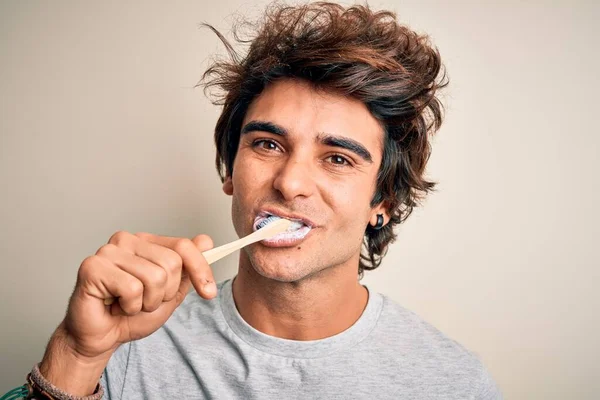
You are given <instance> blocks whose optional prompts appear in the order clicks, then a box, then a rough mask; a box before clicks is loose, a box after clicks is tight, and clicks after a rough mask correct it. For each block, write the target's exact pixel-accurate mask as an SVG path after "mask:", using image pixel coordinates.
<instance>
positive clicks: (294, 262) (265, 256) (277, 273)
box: [248, 247, 313, 282]
mask: <svg viewBox="0 0 600 400" xmlns="http://www.w3.org/2000/svg"><path fill="white" fill-rule="evenodd" d="M261 250H262V251H261ZM265 250H266V251H265ZM293 253H296V254H293ZM298 258H299V257H298V250H296V249H293V250H290V249H285V250H284V249H266V248H264V247H263V248H262V249H255V250H254V251H249V252H248V259H249V261H250V265H251V266H252V269H253V270H254V271H256V273H258V274H259V275H261V276H263V277H265V278H267V279H272V280H274V281H278V282H296V281H299V280H302V279H303V278H305V277H306V276H308V275H310V274H311V273H312V272H313V271H310V269H309V268H307V267H306V261H305V260H299V259H298Z"/></svg>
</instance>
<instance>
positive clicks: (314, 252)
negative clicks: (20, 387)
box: [29, 3, 501, 399]
mask: <svg viewBox="0 0 600 400" xmlns="http://www.w3.org/2000/svg"><path fill="white" fill-rule="evenodd" d="M215 32H216V31H215ZM216 33H217V34H218V35H219V37H221V39H222V40H223V41H224V42H225V39H224V38H223V37H222V36H221V35H220V34H219V33H218V32H216ZM225 43H226V42H225ZM226 45H227V48H228V49H229V50H230V54H231V61H220V62H217V63H215V64H214V65H213V66H212V67H211V68H209V70H208V71H207V72H206V74H205V78H206V84H207V87H215V86H216V87H218V88H220V89H222V91H223V93H224V95H223V97H222V98H220V99H217V100H216V103H218V104H222V105H223V112H222V114H221V117H220V118H219V120H218V122H217V126H216V131H215V142H216V145H217V168H218V170H219V173H220V175H221V178H222V180H223V191H224V192H225V193H226V194H227V195H229V196H232V220H233V224H234V226H235V229H236V232H237V234H238V235H239V236H240V237H243V236H246V235H248V234H250V233H252V232H253V231H254V230H256V229H258V228H259V226H261V225H262V224H263V223H264V222H265V220H267V219H278V218H287V219H292V220H295V221H297V222H299V223H300V224H298V226H299V229H297V230H295V231H294V232H291V233H284V234H281V235H279V236H276V237H274V238H272V239H268V240H264V241H262V242H260V243H256V244H253V245H250V246H248V247H246V248H244V249H243V250H242V251H241V252H240V256H239V270H238V274H237V275H236V277H235V278H234V279H232V280H228V281H225V282H222V283H220V284H219V285H216V284H215V282H214V279H213V276H212V272H211V270H210V267H209V265H208V264H207V263H206V260H205V259H204V257H203V256H202V252H203V251H205V250H208V249H210V248H212V246H213V244H212V241H211V239H210V238H209V237H208V236H205V235H199V236H196V237H195V238H193V239H192V240H190V239H185V238H173V237H164V236H158V235H153V234H149V233H138V234H131V233H127V232H117V233H116V234H115V235H113V236H112V237H111V238H110V240H109V242H108V244H106V245H104V246H102V247H101V248H100V249H99V250H98V252H97V253H96V254H95V255H93V256H90V257H88V258H86V259H85V260H84V261H83V262H82V264H81V267H80V269H79V274H78V279H77V284H76V287H75V289H74V292H73V295H72V297H71V299H70V302H69V308H68V310H67V314H66V317H65V319H64V320H63V321H62V323H61V324H60V325H59V327H58V328H57V330H56V332H55V333H54V335H53V336H52V338H51V340H50V342H49V344H48V347H47V349H46V353H45V355H44V358H43V359H42V362H41V363H40V364H39V365H36V366H35V367H34V369H33V371H32V373H31V374H30V376H29V381H30V384H31V385H32V387H34V388H35V390H36V391H37V392H39V393H42V392H44V393H45V394H39V395H37V396H38V397H39V398H42V397H43V396H47V397H50V396H53V397H55V398H65V399H66V398H77V397H76V396H88V397H85V398H86V399H94V398H101V397H103V398H109V399H137V398H144V399H173V398H193V399H205V398H216V399H237V398H239V399H273V398H278V399H279V398H281V399H287V398H310V399H312V398H316V399H348V398H369V399H370V398H373V399H382V398H406V399H467V398H469V399H497V398H501V394H500V392H499V390H498V389H497V387H496V386H495V384H494V382H493V380H492V378H491V377H490V375H489V374H488V373H487V372H486V370H485V368H484V366H483V365H482V363H481V362H480V361H479V360H478V359H477V357H475V356H474V355H473V354H471V353H470V352H469V351H467V350H466V349H464V348H463V347H462V346H460V345H459V344H458V343H456V342H454V341H452V340H451V339H449V338H447V337H446V336H444V335H443V334H442V333H441V332H439V331H438V330H436V329H435V328H434V327H432V326H430V325H429V324H427V323H426V322H424V321H423V320H421V319H420V318H419V317H417V316H416V315H415V314H413V313H411V312H410V311H408V310H406V309H404V308H402V307H401V306H400V305H398V304H395V303H393V302H392V301H391V300H389V299H388V298H387V297H385V296H383V295H381V294H378V293H375V292H373V291H370V290H368V289H367V288H366V287H364V286H362V285H361V284H360V282H359V279H358V278H360V277H361V276H362V275H363V273H364V271H365V270H370V269H374V268H376V267H378V266H379V263H380V261H381V257H382V256H383V255H384V253H385V250H386V248H387V246H388V244H389V243H391V242H392V241H393V240H394V239H395V234H394V232H393V227H394V226H395V225H397V224H399V223H401V222H402V221H404V220H405V219H406V217H408V215H409V214H410V212H411V211H412V209H413V207H414V206H416V205H417V204H418V201H419V199H420V198H421V197H422V196H424V195H425V194H426V193H427V192H428V191H430V190H431V189H433V187H434V184H433V183H432V182H428V181H427V180H425V179H424V176H423V175H424V170H425V166H426V163H427V160H428V157H429V154H430V147H429V141H428V139H429V136H430V135H431V134H433V133H434V132H435V131H436V130H437V129H438V128H439V126H440V124H441V121H442V113H441V105H440V103H439V101H438V99H437V97H436V93H437V90H438V89H439V88H441V87H443V86H445V85H446V80H445V77H444V76H443V74H441V70H442V64H441V60H440V56H439V54H438V52H437V50H435V49H434V48H432V47H431V45H430V44H429V42H428V40H427V38H426V37H424V36H419V35H417V34H416V33H414V32H413V31H411V30H410V29H408V28H407V27H404V26H401V25H399V24H398V23H397V22H396V19H395V16H394V14H392V13H389V12H378V13H376V12H373V11H371V10H370V9H369V8H368V7H361V6H356V7H351V8H348V9H345V8H343V7H342V6H339V5H334V4H330V3H314V4H309V5H302V6H297V7H284V6H279V5H276V6H273V7H271V8H269V9H268V11H267V13H266V18H265V19H264V22H263V24H262V25H261V26H260V27H259V28H258V29H257V35H256V37H254V38H253V40H252V42H251V45H250V48H249V51H248V54H247V55H246V56H244V57H240V56H239V55H238V54H236V53H235V52H234V51H233V49H232V48H231V47H230V46H229V45H228V44H227V43H226ZM363 246H364V251H363V252H362V253H361V249H362V248H363ZM192 286H193V287H194V289H195V291H196V292H197V294H196V293H193V294H190V295H189V296H187V297H186V295H187V293H188V291H189V289H190V288H191V287H192ZM109 298H117V301H115V302H114V303H113V304H112V305H109V306H107V305H105V300H106V299H109Z"/></svg>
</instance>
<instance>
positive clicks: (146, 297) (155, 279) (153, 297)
mask: <svg viewBox="0 0 600 400" xmlns="http://www.w3.org/2000/svg"><path fill="white" fill-rule="evenodd" d="M96 255H98V256H101V257H103V258H106V259H107V260H109V261H111V262H112V263H113V264H115V265H116V266H118V267H119V268H121V269H122V270H123V271H125V272H127V273H129V274H131V275H133V276H135V277H136V278H137V279H139V280H140V281H141V282H142V283H143V284H144V293H143V305H142V311H147V312H152V311H154V310H156V309H157V308H158V307H159V306H160V304H161V303H162V302H163V301H165V289H166V286H167V281H168V273H167V271H166V270H165V269H164V268H162V267H161V266H159V265H156V264H154V263H153V262H151V261H149V260H147V259H145V258H142V257H138V256H136V255H135V254H131V253H128V252H127V251H125V250H123V249H121V248H119V247H117V246H115V245H113V244H107V245H105V246H102V247H101V248H100V250H98V252H97V253H96Z"/></svg>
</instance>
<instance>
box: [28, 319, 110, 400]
mask: <svg viewBox="0 0 600 400" xmlns="http://www.w3.org/2000/svg"><path fill="white" fill-rule="evenodd" d="M71 342H72V341H71V340H70V338H69V336H68V335H67V334H66V331H65V330H64V328H63V324H61V325H60V326H59V327H58V328H57V330H56V331H55V332H54V334H53V335H52V338H51V339H50V342H49V343H48V347H47V349H46V353H45V354H44V358H43V359H42V362H41V363H40V365H39V372H40V374H41V376H42V377H43V378H45V379H46V380H47V381H48V382H49V383H51V384H52V385H53V386H55V387H56V388H58V389H60V390H62V391H64V392H67V393H69V394H70V395H73V396H88V395H90V394H92V393H93V392H94V390H96V388H97V385H98V382H99V381H100V377H101V376H102V373H103V371H104V368H106V365H107V364H108V361H109V359H110V356H111V355H112V352H111V354H104V355H102V356H98V357H93V358H90V357H86V356H83V355H81V354H79V353H77V351H75V350H74V346H72V344H71Z"/></svg>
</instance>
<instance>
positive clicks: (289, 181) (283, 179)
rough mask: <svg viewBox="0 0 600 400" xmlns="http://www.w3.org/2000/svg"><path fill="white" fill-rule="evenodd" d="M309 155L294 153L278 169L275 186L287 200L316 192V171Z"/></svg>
mask: <svg viewBox="0 0 600 400" xmlns="http://www.w3.org/2000/svg"><path fill="white" fill-rule="evenodd" d="M311 167H312V166H311V163H310V161H309V160H308V157H302V156H301V155H294V156H291V157H288V158H287V159H286V160H285V161H284V162H283V163H282V165H281V169H280V170H279V171H277V175H276V176H275V180H274V181H273V188H275V189H276V190H277V191H279V192H280V193H281V194H282V196H283V198H284V199H285V200H286V201H291V200H294V199H296V198H297V197H309V196H311V195H312V194H313V193H314V190H315V181H314V173H313V171H312V168H311Z"/></svg>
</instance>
